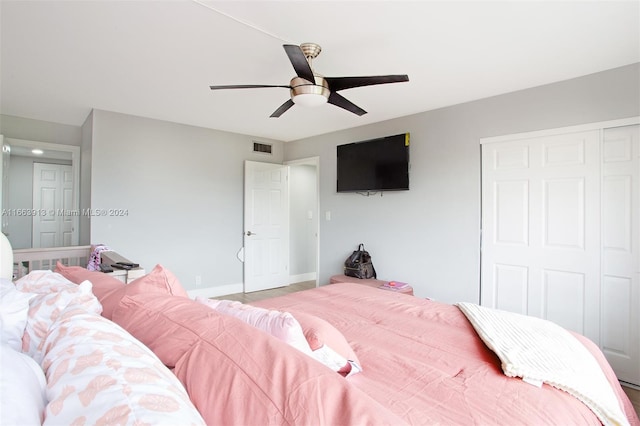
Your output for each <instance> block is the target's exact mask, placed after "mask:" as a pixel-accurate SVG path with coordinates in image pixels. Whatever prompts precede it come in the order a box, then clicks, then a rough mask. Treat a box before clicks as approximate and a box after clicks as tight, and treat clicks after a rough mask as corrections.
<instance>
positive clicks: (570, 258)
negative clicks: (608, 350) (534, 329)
mask: <svg viewBox="0 0 640 426" xmlns="http://www.w3.org/2000/svg"><path fill="white" fill-rule="evenodd" d="M482 159H483V161H482V168H483V170H482V179H483V182H482V200H483V201H482V229H483V244H482V246H483V247H482V286H481V302H482V304H483V305H485V306H490V307H494V308H498V309H504V310H508V311H512V312H518V313H522V314H527V315H532V316H536V317H539V318H545V319H549V320H551V321H553V322H555V323H557V324H560V325H561V326H563V327H565V328H568V329H570V330H574V331H576V332H578V333H581V334H584V335H586V336H587V337H589V338H590V339H592V340H594V341H595V342H599V338H600V290H599V288H600V285H599V282H600V164H599V159H600V156H599V131H589V132H580V133H571V134H564V135H558V136H546V137H539V138H535V139H523V140H516V141H507V142H497V143H487V144H483V145H482Z"/></svg>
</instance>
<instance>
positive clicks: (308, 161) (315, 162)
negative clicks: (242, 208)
mask: <svg viewBox="0 0 640 426" xmlns="http://www.w3.org/2000/svg"><path fill="white" fill-rule="evenodd" d="M283 164H284V165H285V166H289V167H290V166H302V165H309V166H314V167H315V168H316V212H315V215H316V217H317V218H318V224H317V228H316V262H315V263H316V265H315V270H316V271H315V272H316V287H318V286H319V285H320V211H321V210H320V157H317V156H316V157H307V158H301V159H298V160H289V161H285V162H284V163H283ZM289 178H291V174H289ZM289 185H291V183H289ZM289 194H291V192H289ZM289 196H291V195H289ZM289 235H291V223H289ZM289 284H292V283H289Z"/></svg>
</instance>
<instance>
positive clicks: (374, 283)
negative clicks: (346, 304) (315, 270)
mask: <svg viewBox="0 0 640 426" xmlns="http://www.w3.org/2000/svg"><path fill="white" fill-rule="evenodd" d="M329 283H330V284H338V283H355V284H362V285H366V286H368V287H375V288H379V289H381V290H386V291H392V292H394V293H402V294H408V295H410V296H413V287H411V286H407V287H404V288H402V289H400V290H394V289H393V288H386V287H381V285H383V284H386V283H388V281H382V280H376V279H373V278H369V279H366V280H364V279H360V278H355V277H348V276H346V275H334V276H332V277H331V278H330V279H329Z"/></svg>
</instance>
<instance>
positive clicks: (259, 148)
mask: <svg viewBox="0 0 640 426" xmlns="http://www.w3.org/2000/svg"><path fill="white" fill-rule="evenodd" d="M271 148H272V147H271V145H269V144H266V143H259V142H254V143H253V152H262V153H263V154H271Z"/></svg>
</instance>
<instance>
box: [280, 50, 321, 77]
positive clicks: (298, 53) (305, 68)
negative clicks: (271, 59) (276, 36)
mask: <svg viewBox="0 0 640 426" xmlns="http://www.w3.org/2000/svg"><path fill="white" fill-rule="evenodd" d="M282 47H284V50H285V52H287V56H288V57H289V60H290V61H291V65H293V69H294V70H296V74H298V77H300V78H304V79H305V80H307V81H310V82H311V83H315V82H316V79H315V78H314V77H313V71H312V70H311V66H310V65H309V62H307V58H306V57H305V56H304V53H303V52H302V49H300V46H296V45H295V44H284V45H283V46H282Z"/></svg>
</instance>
